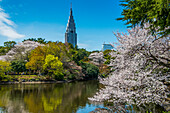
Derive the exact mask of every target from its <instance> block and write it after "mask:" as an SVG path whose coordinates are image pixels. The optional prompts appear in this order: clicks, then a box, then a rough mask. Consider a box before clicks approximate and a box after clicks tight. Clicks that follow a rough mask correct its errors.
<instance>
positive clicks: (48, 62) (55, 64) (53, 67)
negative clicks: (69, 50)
mask: <svg viewBox="0 0 170 113" xmlns="http://www.w3.org/2000/svg"><path fill="white" fill-rule="evenodd" d="M43 69H44V70H47V71H48V74H49V75H51V76H52V77H53V78H55V79H57V80H62V79H63V78H64V74H63V63H62V62H61V61H60V60H59V59H58V57H55V56H54V55H50V54H49V55H47V57H46V59H45V64H44V65H43Z"/></svg>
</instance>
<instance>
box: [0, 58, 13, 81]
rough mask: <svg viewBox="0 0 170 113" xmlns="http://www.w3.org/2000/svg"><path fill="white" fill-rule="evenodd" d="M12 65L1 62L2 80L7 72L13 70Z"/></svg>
mask: <svg viewBox="0 0 170 113" xmlns="http://www.w3.org/2000/svg"><path fill="white" fill-rule="evenodd" d="M10 65H11V63H9V62H6V61H1V60H0V80H2V79H3V77H4V75H5V73H6V72H8V71H10V70H11V66H10Z"/></svg>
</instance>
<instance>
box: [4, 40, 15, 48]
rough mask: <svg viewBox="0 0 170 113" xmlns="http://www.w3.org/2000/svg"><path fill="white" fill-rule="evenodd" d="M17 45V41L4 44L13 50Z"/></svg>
mask: <svg viewBox="0 0 170 113" xmlns="http://www.w3.org/2000/svg"><path fill="white" fill-rule="evenodd" d="M15 44H16V42H15V41H7V42H4V47H7V48H10V49H11V48H13V47H14V45H15Z"/></svg>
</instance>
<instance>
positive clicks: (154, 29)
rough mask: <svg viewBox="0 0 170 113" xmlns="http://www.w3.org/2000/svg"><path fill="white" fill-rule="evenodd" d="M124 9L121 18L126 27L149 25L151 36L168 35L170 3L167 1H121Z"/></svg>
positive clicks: (169, 30)
mask: <svg viewBox="0 0 170 113" xmlns="http://www.w3.org/2000/svg"><path fill="white" fill-rule="evenodd" d="M121 2H122V4H121V5H122V6H123V7H124V9H123V12H122V15H123V17H122V18H118V19H117V20H123V21H127V23H126V24H128V25H129V26H128V27H133V26H136V25H141V27H144V24H145V23H149V29H150V30H151V33H152V34H159V35H160V36H166V35H168V34H169V33H170V28H169V25H170V5H169V4H170V2H169V0H122V1H121Z"/></svg>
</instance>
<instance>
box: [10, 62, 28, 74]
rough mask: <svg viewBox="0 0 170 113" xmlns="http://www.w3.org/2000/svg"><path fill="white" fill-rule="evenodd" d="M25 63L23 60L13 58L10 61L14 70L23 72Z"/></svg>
mask: <svg viewBox="0 0 170 113" xmlns="http://www.w3.org/2000/svg"><path fill="white" fill-rule="evenodd" d="M25 64H26V62H25V61H24V60H15V61H12V62H11V67H12V70H13V71H15V72H18V73H19V72H24V71H26V67H25Z"/></svg>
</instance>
